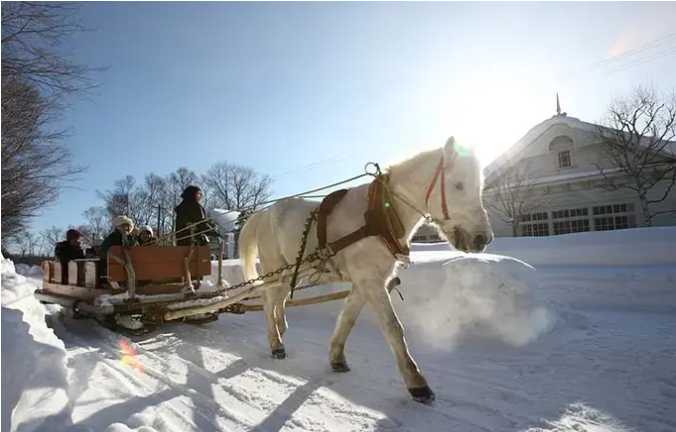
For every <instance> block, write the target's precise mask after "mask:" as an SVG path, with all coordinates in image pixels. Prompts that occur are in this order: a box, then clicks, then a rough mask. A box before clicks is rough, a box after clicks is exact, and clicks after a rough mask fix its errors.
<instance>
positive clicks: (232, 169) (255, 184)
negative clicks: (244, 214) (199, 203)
mask: <svg viewBox="0 0 676 432" xmlns="http://www.w3.org/2000/svg"><path fill="white" fill-rule="evenodd" d="M203 182H204V184H205V186H206V191H207V195H208V197H209V204H208V207H210V208H224V209H227V210H243V209H255V208H256V207H258V206H259V205H260V203H262V202H263V201H266V200H267V199H269V198H270V195H271V190H270V186H271V184H272V181H271V179H270V177H268V176H266V175H260V174H258V173H256V171H254V170H253V169H251V168H248V167H244V166H240V165H232V164H228V163H226V162H220V163H217V164H215V165H213V166H212V167H211V168H210V169H209V170H208V171H207V173H206V175H204V176H203Z"/></svg>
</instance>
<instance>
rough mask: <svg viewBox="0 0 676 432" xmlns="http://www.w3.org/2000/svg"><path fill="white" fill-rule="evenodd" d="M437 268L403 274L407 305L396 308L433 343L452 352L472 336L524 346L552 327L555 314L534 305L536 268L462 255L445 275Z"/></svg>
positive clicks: (447, 267)
mask: <svg viewBox="0 0 676 432" xmlns="http://www.w3.org/2000/svg"><path fill="white" fill-rule="evenodd" d="M432 265H434V267H436V268H435V269H432V268H430V266H432ZM438 266H439V263H438V262H437V263H430V264H420V265H416V266H413V267H411V269H409V270H407V271H404V272H402V279H403V284H404V287H405V288H403V290H404V296H405V302H404V303H403V305H404V306H403V307H399V305H397V306H398V307H397V309H399V312H400V314H401V316H402V320H403V322H404V323H405V324H406V325H407V327H409V329H410V330H412V331H413V332H415V333H416V334H418V335H419V336H422V337H424V338H425V340H426V341H427V342H428V343H430V344H432V345H434V346H437V347H439V348H446V349H448V348H452V347H453V346H454V345H455V344H456V343H458V342H459V341H461V340H463V339H470V338H471V339H497V340H500V341H502V342H504V343H507V344H510V345H514V346H522V345H525V344H527V343H528V342H530V341H532V340H534V339H535V338H537V337H538V336H539V335H540V334H542V333H543V332H545V331H548V330H549V329H551V327H552V325H553V322H554V319H553V316H552V315H551V314H550V313H549V312H548V311H547V310H546V309H545V308H544V307H542V306H539V305H537V304H535V303H534V301H533V296H532V290H535V289H537V283H536V281H535V278H534V273H535V270H534V269H533V268H532V267H530V266H528V265H526V264H524V263H522V262H520V261H518V260H513V259H508V258H507V259H506V258H504V257H494V256H490V255H463V256H461V257H458V258H456V259H453V260H451V261H449V262H447V263H445V264H443V266H442V269H443V271H442V272H439V271H438ZM434 270H437V271H434ZM395 296H396V294H395Z"/></svg>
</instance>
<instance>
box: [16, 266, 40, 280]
mask: <svg viewBox="0 0 676 432" xmlns="http://www.w3.org/2000/svg"><path fill="white" fill-rule="evenodd" d="M14 269H15V271H16V272H17V273H18V274H20V275H23V276H29V277H42V268H40V266H36V265H34V266H30V265H28V264H15V265H14Z"/></svg>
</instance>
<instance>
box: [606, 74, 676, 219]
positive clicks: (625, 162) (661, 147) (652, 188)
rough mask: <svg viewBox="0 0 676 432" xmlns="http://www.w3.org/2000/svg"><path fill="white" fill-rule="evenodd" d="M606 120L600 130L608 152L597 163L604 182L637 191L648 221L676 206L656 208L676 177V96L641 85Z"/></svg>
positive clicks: (611, 185) (643, 212)
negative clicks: (666, 96)
mask: <svg viewBox="0 0 676 432" xmlns="http://www.w3.org/2000/svg"><path fill="white" fill-rule="evenodd" d="M605 123H606V126H607V127H602V128H599V131H598V135H599V138H600V140H601V142H602V145H603V152H602V156H601V160H600V161H599V162H598V163H596V167H597V169H598V170H599V172H600V173H601V175H602V176H603V179H604V184H603V188H604V189H606V190H620V189H626V190H630V191H633V192H634V193H636V195H637V197H638V199H639V202H640V204H641V212H642V214H643V224H644V225H645V226H650V225H652V222H653V219H654V218H655V216H657V215H659V214H663V213H672V212H676V209H668V210H663V211H657V210H655V209H654V206H655V204H658V203H661V202H663V201H665V200H666V199H667V198H668V197H669V194H670V193H671V192H672V189H673V187H674V184H675V183H676V143H674V142H673V139H674V137H675V136H676V96H674V95H672V97H671V99H670V100H662V99H661V98H659V97H658V96H657V95H656V94H655V92H654V91H652V90H648V89H645V88H641V87H639V88H637V89H636V90H635V91H634V94H633V95H632V96H631V97H629V98H626V99H622V100H618V101H616V102H614V103H613V104H612V105H611V107H610V108H609V110H608V117H607V120H606V122H605ZM658 186H662V187H663V188H664V189H663V190H660V189H659V187H658Z"/></svg>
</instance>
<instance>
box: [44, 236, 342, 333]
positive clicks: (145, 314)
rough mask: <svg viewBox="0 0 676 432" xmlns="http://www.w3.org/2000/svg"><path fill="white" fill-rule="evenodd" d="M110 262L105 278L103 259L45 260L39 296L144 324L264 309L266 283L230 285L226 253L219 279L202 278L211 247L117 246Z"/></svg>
mask: <svg viewBox="0 0 676 432" xmlns="http://www.w3.org/2000/svg"><path fill="white" fill-rule="evenodd" d="M107 266H108V275H107V277H106V278H105V279H103V278H101V277H100V272H101V269H100V261H99V259H98V258H93V259H78V260H73V261H70V262H69V263H68V268H67V269H64V268H62V266H61V263H60V262H58V261H44V262H43V263H42V270H43V282H42V289H39V290H36V292H35V296H36V297H37V298H38V300H40V301H41V302H42V303H46V304H59V305H61V306H63V307H64V308H65V309H66V310H67V311H69V314H70V315H71V316H73V317H75V318H81V317H93V318H96V319H98V320H99V321H102V322H105V323H114V322H115V320H116V319H117V318H119V317H120V316H124V315H131V316H134V317H136V318H138V319H139V320H140V321H142V322H143V323H144V324H151V325H159V324H162V323H165V322H169V321H199V320H200V319H203V317H204V316H205V315H209V316H210V317H211V319H213V318H214V317H215V315H217V314H220V313H236V314H242V313H244V312H246V311H261V310H262V309H263V306H262V304H260V303H259V302H258V300H260V297H259V295H258V294H257V293H256V292H255V291H256V290H257V289H259V288H260V285H258V284H251V285H250V286H246V287H243V288H242V289H239V290H235V291H234V292H233V291H230V290H226V289H225V286H224V281H223V280H222V277H221V274H222V270H221V269H222V258H221V257H220V256H219V259H218V267H217V268H218V276H217V279H216V280H217V281H219V282H217V283H216V284H215V285H214V284H211V286H210V287H209V286H208V285H209V284H204V283H202V282H201V280H202V279H204V278H206V277H209V276H211V273H212V268H211V256H210V251H209V248H208V247H207V246H144V247H132V248H122V247H121V246H113V247H111V249H110V251H109V253H108V262H107ZM300 289H302V287H301V288H300ZM346 295H347V291H341V292H337V293H330V294H324V295H319V296H315V297H310V298H299V299H295V300H289V302H288V306H302V305H310V304H316V303H322V302H325V301H331V300H337V299H341V298H344V297H346ZM196 317H199V318H196Z"/></svg>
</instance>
